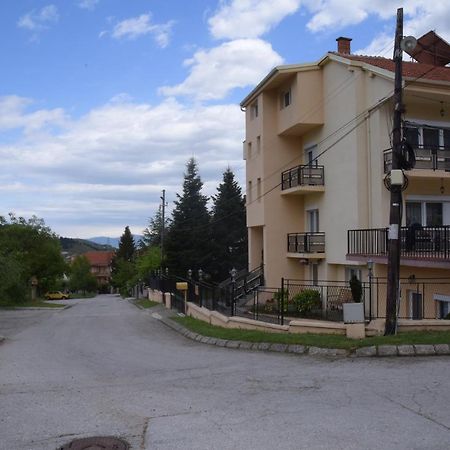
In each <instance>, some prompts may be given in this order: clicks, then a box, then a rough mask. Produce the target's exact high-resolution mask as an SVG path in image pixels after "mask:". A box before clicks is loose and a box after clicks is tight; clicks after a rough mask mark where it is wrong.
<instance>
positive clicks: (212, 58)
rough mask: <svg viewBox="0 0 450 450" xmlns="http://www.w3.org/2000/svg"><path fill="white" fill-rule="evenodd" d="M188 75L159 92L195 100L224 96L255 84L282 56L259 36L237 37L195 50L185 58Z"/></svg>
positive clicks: (279, 61) (280, 60) (279, 62)
mask: <svg viewBox="0 0 450 450" xmlns="http://www.w3.org/2000/svg"><path fill="white" fill-rule="evenodd" d="M184 63H185V65H186V66H187V67H189V68H190V74H189V76H188V77H187V78H186V79H185V80H184V81H183V82H182V83H180V84H178V85H176V86H164V87H162V88H161V89H160V92H161V93H162V94H163V95H167V96H172V95H173V96H177V95H188V96H193V97H194V98H195V99H197V100H215V99H221V98H224V97H225V96H226V95H227V94H228V93H229V92H230V91H231V90H232V89H234V88H236V87H246V86H251V85H253V84H255V83H257V82H258V81H259V80H260V79H261V78H262V77H263V76H264V75H265V74H266V73H267V71H268V70H270V69H271V68H272V67H274V66H276V65H278V64H281V63H282V58H281V56H280V55H278V53H276V52H275V51H274V50H273V49H272V46H271V45H270V44H269V43H268V42H265V41H263V40H260V39H238V40H235V41H230V42H225V43H223V44H222V45H220V46H218V47H214V48H212V49H210V50H199V51H197V52H196V53H195V54H194V56H193V57H192V58H190V59H188V60H186V61H185V62H184Z"/></svg>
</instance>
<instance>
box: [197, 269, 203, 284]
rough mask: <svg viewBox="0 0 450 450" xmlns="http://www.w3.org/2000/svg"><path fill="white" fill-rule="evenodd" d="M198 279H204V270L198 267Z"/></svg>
mask: <svg viewBox="0 0 450 450" xmlns="http://www.w3.org/2000/svg"><path fill="white" fill-rule="evenodd" d="M198 281H203V270H202V269H198Z"/></svg>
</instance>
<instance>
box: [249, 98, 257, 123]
mask: <svg viewBox="0 0 450 450" xmlns="http://www.w3.org/2000/svg"><path fill="white" fill-rule="evenodd" d="M256 117H258V100H255V101H254V102H253V103H252V104H251V105H250V118H251V119H255V118H256Z"/></svg>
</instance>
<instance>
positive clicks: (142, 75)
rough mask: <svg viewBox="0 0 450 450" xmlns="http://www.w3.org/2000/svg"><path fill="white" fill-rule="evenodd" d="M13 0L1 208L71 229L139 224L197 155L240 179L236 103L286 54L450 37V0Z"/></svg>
mask: <svg viewBox="0 0 450 450" xmlns="http://www.w3.org/2000/svg"><path fill="white" fill-rule="evenodd" d="M343 5H344V2H342V1H341V0H321V1H318V0H316V1H313V0H259V1H257V0H223V1H217V0H216V1H213V0H192V1H182V0H130V1H123V0H59V1H51V0H50V1H40V0H4V1H2V2H1V3H0V55H1V56H0V58H1V59H2V61H1V62H2V64H1V67H2V69H1V70H0V157H1V161H2V163H1V165H0V192H1V196H0V215H6V214H7V213H8V212H10V211H12V212H15V213H16V214H17V215H24V216H26V217H29V216H31V215H33V214H35V215H37V216H38V217H42V218H44V219H45V220H46V222H47V224H48V225H49V226H50V227H51V228H52V229H53V230H54V231H55V232H57V233H58V234H60V235H63V236H70V237H90V236H94V235H109V236H117V235H120V234H121V233H122V231H123V229H124V227H125V226H126V225H129V226H130V228H131V230H132V231H133V232H134V233H140V232H141V231H142V229H143V228H144V227H145V226H146V225H147V222H148V218H149V217H152V216H153V215H154V213H155V212H156V210H157V208H158V204H159V197H160V195H161V190H162V189H166V192H167V199H168V201H169V206H171V205H172V202H173V200H174V199H175V194H176V192H180V189H181V183H182V179H183V171H184V165H185V163H186V161H187V159H188V158H189V157H191V156H194V157H196V158H197V160H198V164H199V170H200V175H201V177H202V179H203V181H204V183H205V185H204V192H205V194H207V195H211V194H214V192H215V189H216V186H217V184H218V183H219V182H220V179H221V175H222V172H223V171H224V170H225V169H226V167H227V166H228V165H229V166H230V167H231V168H232V169H233V170H234V171H235V173H236V175H237V177H238V180H239V181H240V183H241V184H242V185H244V161H242V140H243V138H244V115H243V113H242V112H241V111H240V109H239V106H238V104H239V101H240V100H241V99H242V98H243V97H244V96H245V95H246V94H247V93H248V92H249V91H250V90H251V89H252V87H253V86H254V85H255V84H257V83H258V81H260V80H261V78H262V77H264V76H265V75H266V74H267V72H268V71H270V69H271V68H272V67H273V66H275V65H279V64H290V63H299V62H307V61H315V60H317V59H319V58H320V57H321V56H323V55H324V54H325V53H326V52H327V51H329V50H335V48H336V42H335V39H336V37H338V36H341V35H344V36H348V37H351V38H353V42H352V50H353V51H354V52H356V53H369V54H378V55H383V56H387V57H391V54H392V40H393V34H394V27H395V15H396V9H397V7H399V6H403V7H404V9H405V34H413V35H416V36H420V35H421V34H423V33H425V32H426V31H429V30H430V29H434V30H436V32H438V33H439V34H440V35H441V36H442V37H444V38H446V39H447V40H449V41H450V4H449V2H448V0H438V1H434V2H425V1H423V0H410V1H404V2H393V1H390V0H371V1H368V0H353V1H349V2H346V3H345V6H343Z"/></svg>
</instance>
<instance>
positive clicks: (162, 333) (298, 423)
mask: <svg viewBox="0 0 450 450" xmlns="http://www.w3.org/2000/svg"><path fill="white" fill-rule="evenodd" d="M72 302H73V303H74V305H73V307H72V308H69V309H65V310H63V311H54V310H51V311H0V334H6V336H7V340H6V341H5V342H4V343H3V344H1V345H0V405H1V406H0V449H2V450H3V449H4V450H24V449H25V450H48V449H50V450H54V449H56V448H58V447H59V446H62V445H63V444H66V443H67V442H70V441H71V440H73V439H75V438H82V437H89V436H111V435H114V436H119V437H122V438H124V439H125V440H126V441H128V442H129V443H130V445H131V448H132V449H133V450H138V449H148V450H150V449H152V450H155V449H156V450H157V449H161V450H162V449H164V450H166V449H170V450H171V449H184V450H186V449H192V450H203V449H205V450H212V449H220V450H227V449H250V450H251V449H258V450H265V449H267V450H271V449H345V450H349V449H358V450H359V449H383V450H386V449H434V450H437V449H442V450H444V449H446V450H447V449H448V448H450V389H449V377H450V358H449V357H427V358H414V357H413V358H385V359H383V358H368V359H364V358H358V359H324V358H319V357H309V356H302V355H294V354H292V355H290V354H276V353H262V352H252V351H244V350H233V349H227V348H220V347H216V346H208V345H205V344H201V343H198V342H194V341H190V340H188V339H186V338H184V337H183V336H181V335H179V334H177V333H175V332H174V331H172V330H171V329H169V328H167V327H166V326H165V325H163V324H162V323H161V322H159V321H158V320H157V319H155V318H153V317H152V316H151V314H149V313H148V312H147V311H142V310H139V309H137V308H136V307H134V306H133V305H131V304H130V303H128V302H126V301H124V300H121V299H119V298H118V297H116V296H111V295H101V296H98V297H96V298H94V299H86V300H79V301H72Z"/></svg>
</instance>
